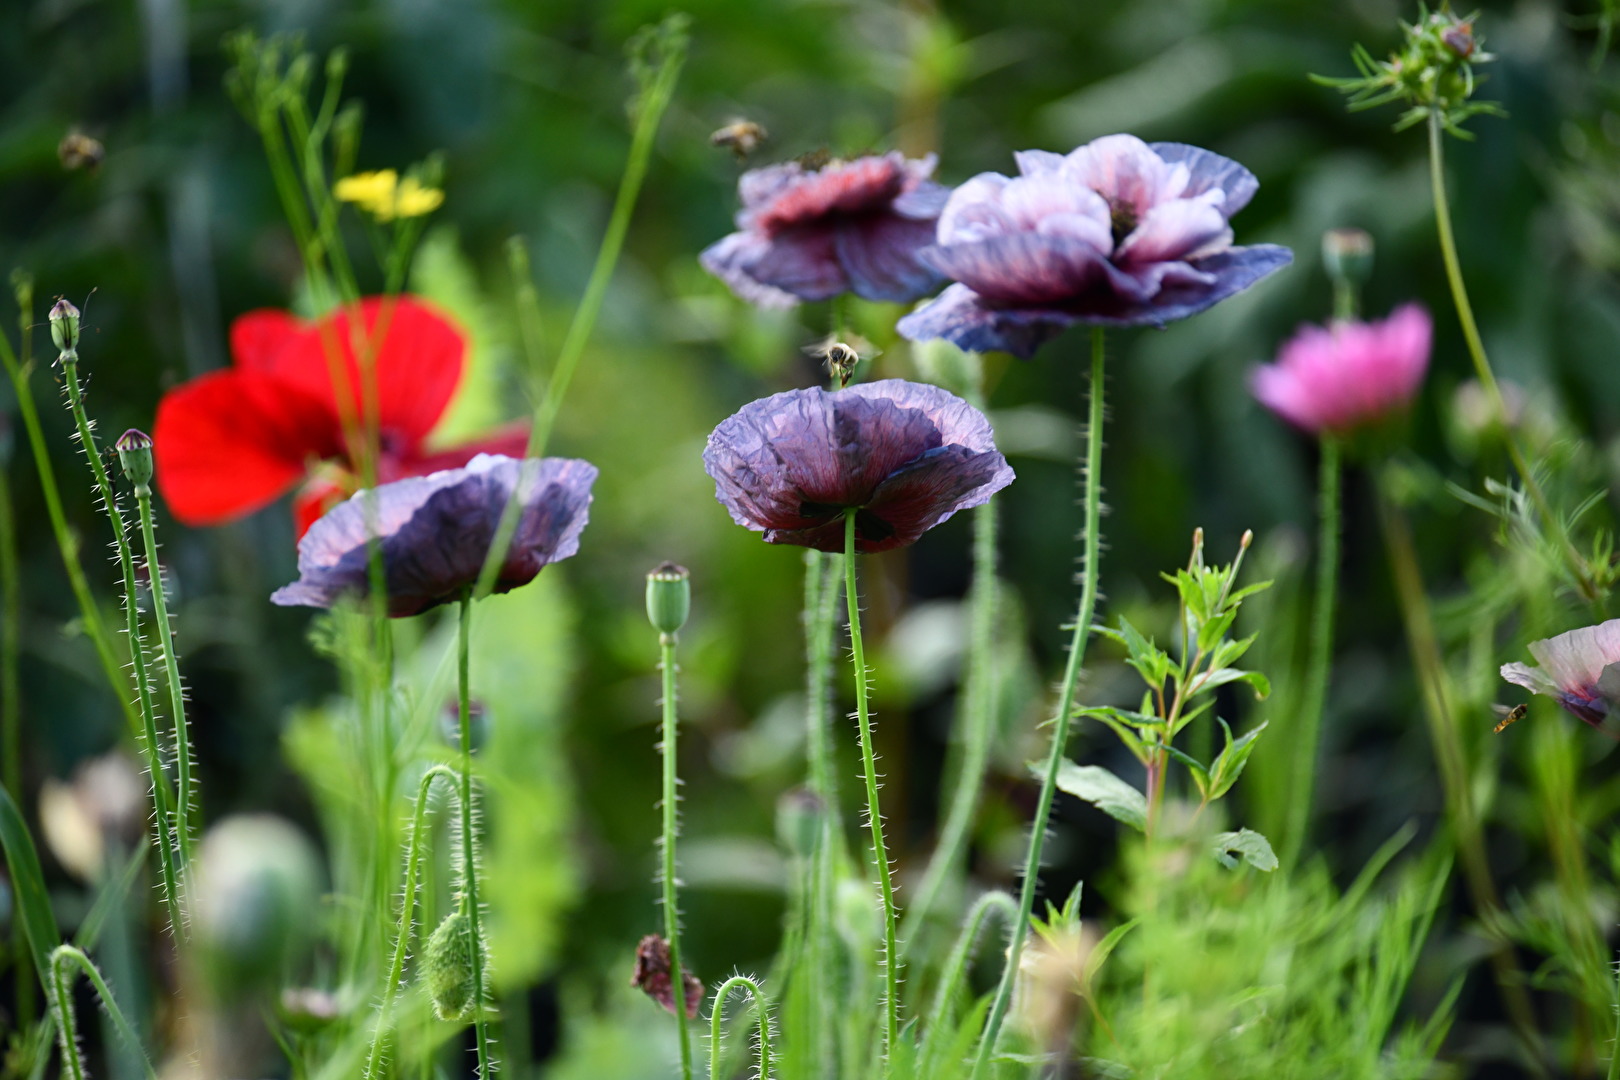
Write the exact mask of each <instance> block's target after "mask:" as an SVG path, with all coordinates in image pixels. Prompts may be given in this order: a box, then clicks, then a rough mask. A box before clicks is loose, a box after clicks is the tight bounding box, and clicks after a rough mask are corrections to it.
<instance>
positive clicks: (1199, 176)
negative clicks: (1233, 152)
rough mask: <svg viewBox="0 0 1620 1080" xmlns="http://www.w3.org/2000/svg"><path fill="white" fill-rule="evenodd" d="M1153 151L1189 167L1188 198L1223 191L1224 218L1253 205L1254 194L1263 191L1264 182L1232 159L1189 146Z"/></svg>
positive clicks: (1165, 145) (1155, 145) (1157, 146)
mask: <svg viewBox="0 0 1620 1080" xmlns="http://www.w3.org/2000/svg"><path fill="white" fill-rule="evenodd" d="M1149 148H1150V149H1151V150H1152V151H1153V152H1154V153H1155V154H1158V155H1159V157H1160V158H1161V159H1162V160H1164V161H1167V162H1170V163H1172V164H1175V163H1180V164H1183V165H1185V166H1187V169H1188V172H1189V173H1190V174H1191V175H1190V176H1189V178H1188V180H1187V188H1186V190H1185V191H1183V192H1182V196H1183V197H1184V198H1192V197H1194V196H1197V195H1202V194H1204V193H1205V192H1206V191H1212V190H1216V189H1219V190H1220V191H1222V192H1223V193H1224V194H1225V198H1224V199H1223V200H1222V201H1221V203H1220V204H1219V205H1220V211H1221V215H1222V216H1223V217H1226V218H1228V219H1230V218H1231V217H1232V215H1233V214H1236V213H1237V212H1238V211H1239V210H1241V209H1243V208H1244V207H1245V206H1247V205H1249V200H1250V199H1252V198H1254V193H1255V192H1256V191H1259V190H1260V181H1258V180H1256V179H1255V177H1254V173H1252V172H1250V171H1249V170H1248V169H1245V168H1244V167H1243V166H1242V165H1239V164H1238V163H1237V162H1235V161H1233V160H1231V159H1230V158H1224V157H1222V156H1221V155H1219V154H1216V153H1213V152H1211V151H1209V150H1205V149H1203V148H1202V147H1198V146H1188V145H1187V144H1186V143H1173V142H1157V143H1150V144H1149Z"/></svg>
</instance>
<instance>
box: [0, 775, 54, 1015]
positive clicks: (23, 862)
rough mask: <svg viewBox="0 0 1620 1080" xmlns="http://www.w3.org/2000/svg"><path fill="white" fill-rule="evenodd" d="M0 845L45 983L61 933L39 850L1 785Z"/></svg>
mask: <svg viewBox="0 0 1620 1080" xmlns="http://www.w3.org/2000/svg"><path fill="white" fill-rule="evenodd" d="M0 846H4V847H5V849H6V868H7V869H8V870H9V871H10V872H11V891H12V894H13V896H14V897H15V901H16V905H17V917H18V918H19V919H20V920H21V922H22V928H23V936H24V937H26V938H27V939H28V951H29V954H30V955H31V956H32V957H33V959H34V972H35V974H37V975H39V976H40V978H41V981H42V982H45V983H46V986H47V991H48V989H49V983H48V982H47V981H46V979H45V974H46V973H47V972H49V971H50V970H51V964H50V955H51V953H52V952H53V951H54V950H55V949H56V947H57V946H58V945H60V944H62V935H61V933H60V932H59V931H58V930H57V928H56V918H55V917H54V916H53V915H52V914H51V899H50V895H49V894H48V893H47V892H46V891H45V875H44V873H43V872H42V871H41V870H40V868H39V852H37V851H36V850H35V849H34V840H33V837H31V836H29V835H28V825H27V824H26V823H25V822H24V821H23V816H22V813H21V811H19V810H18V809H17V804H16V803H15V802H13V801H12V800H11V793H10V792H8V791H6V789H5V788H0Z"/></svg>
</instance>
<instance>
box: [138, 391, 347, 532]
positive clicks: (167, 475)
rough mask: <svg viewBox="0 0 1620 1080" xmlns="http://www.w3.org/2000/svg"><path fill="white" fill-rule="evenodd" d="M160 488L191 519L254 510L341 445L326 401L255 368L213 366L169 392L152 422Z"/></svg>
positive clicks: (211, 520) (210, 521) (199, 521)
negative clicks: (212, 368) (218, 369)
mask: <svg viewBox="0 0 1620 1080" xmlns="http://www.w3.org/2000/svg"><path fill="white" fill-rule="evenodd" d="M152 431H153V444H154V445H153V454H154V458H155V462H154V464H155V474H156V479H157V485H158V489H159V491H161V492H162V493H163V499H164V502H165V503H167V505H168V507H169V509H170V510H171V511H172V512H173V513H174V516H175V517H176V518H178V519H179V520H180V521H182V522H184V523H185V524H187V525H217V524H219V523H221V522H225V521H230V520H232V519H234V518H238V517H241V516H243V515H245V514H249V513H252V512H253V511H254V510H258V509H260V508H261V507H263V506H265V505H267V504H269V503H271V502H273V501H274V500H275V499H277V498H279V497H280V496H281V495H282V494H284V493H285V492H286V491H287V490H288V489H290V488H292V487H293V486H294V485H295V484H297V483H298V481H299V480H301V479H303V477H304V474H305V471H306V469H307V467H308V465H309V462H310V461H311V459H320V458H326V457H332V456H335V455H337V454H338V453H340V452H341V446H342V444H341V438H340V433H339V429H338V424H337V418H336V417H335V416H333V415H332V413H331V411H330V409H329V408H328V407H327V406H326V404H325V403H324V402H322V401H320V400H318V399H315V398H313V397H311V396H309V395H307V394H304V393H302V392H300V391H299V390H297V389H295V388H293V387H290V386H288V385H286V384H284V383H282V382H281V381H279V380H277V379H274V378H271V377H268V376H266V375H263V374H261V373H259V372H257V371H251V370H241V369H236V370H228V371H215V372H210V373H209V374H207V375H203V376H201V377H199V378H196V379H193V380H191V381H190V382H188V383H185V384H184V385H182V386H180V387H177V388H176V389H174V390H172V391H170V392H169V393H168V394H165V395H164V397H163V399H162V400H161V401H160V402H159V403H158V408H157V417H156V419H155V422H154V426H153V429H152Z"/></svg>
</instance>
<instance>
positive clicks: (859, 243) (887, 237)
mask: <svg viewBox="0 0 1620 1080" xmlns="http://www.w3.org/2000/svg"><path fill="white" fill-rule="evenodd" d="M933 242H934V223H933V222H932V221H912V220H910V219H908V218H903V217H898V216H896V215H893V214H879V215H874V216H872V217H867V218H852V219H849V220H847V221H840V222H839V223H838V225H837V226H836V231H835V232H834V234H833V246H834V249H835V250H836V252H837V254H838V260H839V262H841V263H842V264H843V268H844V273H845V275H846V276H847V278H848V280H849V286H850V290H851V291H852V292H854V294H855V295H856V296H859V297H862V298H864V299H867V300H887V301H890V302H893V303H910V302H911V301H913V300H916V299H918V298H919V297H923V296H927V295H928V294H929V293H931V292H933V291H934V290H935V289H938V288H939V287H940V285H942V284H944V282H943V279H942V278H941V277H940V276H939V274H938V273H936V272H935V271H934V269H933V268H932V267H930V266H927V265H925V264H924V263H922V262H921V261H920V260H919V259H918V258H917V253H918V252H919V251H921V250H922V249H923V248H925V247H927V246H928V245H930V244H932V243H933Z"/></svg>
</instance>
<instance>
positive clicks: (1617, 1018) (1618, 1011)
mask: <svg viewBox="0 0 1620 1080" xmlns="http://www.w3.org/2000/svg"><path fill="white" fill-rule="evenodd" d="M1614 1004H1615V1009H1614V1045H1613V1046H1611V1047H1610V1048H1609V1074H1608V1080H1620V983H1617V984H1616V987H1615V999H1614Z"/></svg>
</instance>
